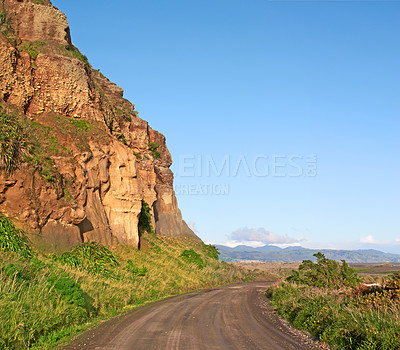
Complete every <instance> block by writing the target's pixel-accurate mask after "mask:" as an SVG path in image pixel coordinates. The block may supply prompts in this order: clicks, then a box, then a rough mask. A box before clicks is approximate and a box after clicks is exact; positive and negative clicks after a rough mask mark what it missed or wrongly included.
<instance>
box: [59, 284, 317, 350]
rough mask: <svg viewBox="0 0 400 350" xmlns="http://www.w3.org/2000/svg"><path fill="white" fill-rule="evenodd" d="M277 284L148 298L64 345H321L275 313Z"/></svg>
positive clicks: (195, 349) (193, 349)
mask: <svg viewBox="0 0 400 350" xmlns="http://www.w3.org/2000/svg"><path fill="white" fill-rule="evenodd" d="M271 284H272V282H252V283H243V284H236V285H231V286H226V287H221V288H215V289H208V290H202V291H199V292H193V293H189V294H184V295H180V296H177V297H171V298H168V299H164V300H161V301H158V302H155V303H151V304H147V305H145V306H143V307H140V308H138V309H136V310H134V311H132V312H130V313H128V314H125V315H122V316H120V317H117V318H114V319H112V320H110V321H108V322H105V323H103V324H101V325H100V326H99V327H97V328H95V329H93V330H89V331H87V332H85V333H83V334H81V335H80V336H79V337H78V338H76V339H75V340H74V341H72V342H71V343H69V344H68V345H66V346H64V347H63V349H64V350H72V349H74V350H76V349H96V350H100V349H101V350H103V349H109V350H111V349H118V350H125V349H137V350H150V349H160V350H201V349H207V350H214V349H218V350H221V349H232V350H239V349H243V350H253V349H254V350H256V349H257V350H258V349H260V350H261V349H263V350H265V349H267V350H278V349H296V350H303V349H321V348H322V346H319V345H317V344H316V343H315V342H314V341H313V340H312V339H310V338H309V337H307V336H305V335H304V334H303V333H301V332H299V331H295V330H292V329H291V328H290V327H288V326H287V325H286V324H285V323H284V322H282V321H281V320H280V319H279V318H278V317H276V316H275V315H274V314H273V311H272V309H271V307H270V306H269V303H268V302H267V299H266V297H265V290H266V289H267V288H268V287H269V286H270V285H271Z"/></svg>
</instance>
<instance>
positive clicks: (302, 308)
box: [267, 262, 400, 350]
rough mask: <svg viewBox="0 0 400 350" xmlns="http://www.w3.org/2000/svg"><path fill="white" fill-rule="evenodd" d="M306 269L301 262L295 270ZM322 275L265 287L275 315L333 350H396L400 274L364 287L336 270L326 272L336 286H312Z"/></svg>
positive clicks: (399, 340) (399, 344) (322, 272)
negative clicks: (378, 283) (370, 286)
mask: <svg viewBox="0 0 400 350" xmlns="http://www.w3.org/2000/svg"><path fill="white" fill-rule="evenodd" d="M308 265H309V264H308V262H303V265H300V267H302V269H303V270H304V269H305V266H308ZM332 266H333V265H332ZM342 266H343V265H342ZM302 269H300V270H299V271H300V272H299V273H300V274H301V273H302V272H301V270H302ZM313 271H314V272H315V271H317V269H314V270H313ZM331 272H332V271H331ZM328 274H329V273H328ZM326 275H327V270H326V269H325V270H318V272H317V273H316V274H309V275H308V280H307V278H306V277H305V275H304V274H303V276H302V278H297V280H296V279H293V278H291V277H293V276H297V277H298V273H297V274H296V273H292V274H291V276H290V277H289V278H288V280H291V282H290V281H285V282H281V283H279V284H277V285H275V286H274V287H272V288H270V289H269V290H268V292H267V293H268V295H269V297H270V298H271V302H272V305H273V306H274V307H275V308H276V310H277V313H278V314H279V315H281V316H283V317H284V318H286V319H287V320H288V321H289V322H290V323H291V324H292V325H293V326H294V327H296V328H298V329H301V330H304V331H306V332H309V333H310V334H312V335H314V336H315V337H317V338H318V339H319V340H320V341H321V342H324V343H328V344H330V345H332V346H333V348H335V349H341V350H342V349H349V350H350V349H355V350H357V349H358V350H366V349H385V350H390V349H399V348H400V276H399V275H395V276H393V277H392V278H391V279H389V280H388V281H386V283H384V284H383V285H381V286H379V287H375V288H373V289H369V288H367V287H363V286H362V285H360V284H358V286H357V285H355V284H354V278H355V276H354V271H350V274H348V281H345V280H343V278H342V277H343V276H342V274H341V271H340V269H336V272H335V273H332V274H331V278H332V280H333V281H335V283H333V284H326V285H324V286H323V285H321V284H318V283H315V281H324V280H325V277H326ZM357 278H358V277H357ZM338 281H340V282H341V287H340V288H337V287H338Z"/></svg>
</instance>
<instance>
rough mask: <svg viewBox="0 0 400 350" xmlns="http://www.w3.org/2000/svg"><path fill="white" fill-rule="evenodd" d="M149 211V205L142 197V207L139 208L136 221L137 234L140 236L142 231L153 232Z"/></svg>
mask: <svg viewBox="0 0 400 350" xmlns="http://www.w3.org/2000/svg"><path fill="white" fill-rule="evenodd" d="M150 211H151V209H150V206H149V205H148V204H147V203H146V201H145V200H144V199H142V209H141V210H140V214H139V223H138V231H139V236H142V235H143V233H144V232H147V233H154V231H153V226H152V225H151V215H150Z"/></svg>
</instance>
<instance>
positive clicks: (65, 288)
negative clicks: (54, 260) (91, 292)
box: [48, 273, 93, 312]
mask: <svg viewBox="0 0 400 350" xmlns="http://www.w3.org/2000/svg"><path fill="white" fill-rule="evenodd" d="M48 282H49V283H50V286H51V287H52V288H53V289H54V291H55V292H56V293H57V294H58V295H59V296H60V297H61V298H62V299H64V300H65V301H67V302H68V303H70V304H74V305H76V306H78V307H81V308H83V309H85V310H86V311H88V312H89V311H90V310H92V309H93V306H92V303H91V300H90V298H89V297H88V295H87V294H85V293H84V292H83V290H82V288H81V286H80V285H79V284H78V283H76V282H75V281H73V280H72V279H71V278H70V277H69V276H68V275H67V274H66V273H62V274H61V275H60V276H54V275H53V276H50V277H49V278H48Z"/></svg>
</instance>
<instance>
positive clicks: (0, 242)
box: [0, 214, 33, 258]
mask: <svg viewBox="0 0 400 350" xmlns="http://www.w3.org/2000/svg"><path fill="white" fill-rule="evenodd" d="M0 249H1V250H4V251H8V252H16V253H19V254H21V255H22V256H23V257H25V258H31V257H33V254H32V251H31V248H30V246H29V243H28V240H27V238H26V237H25V236H24V235H23V232H22V231H20V230H17V229H16V228H15V226H14V224H13V223H12V222H11V220H10V219H8V218H6V217H5V216H3V215H1V214H0Z"/></svg>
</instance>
